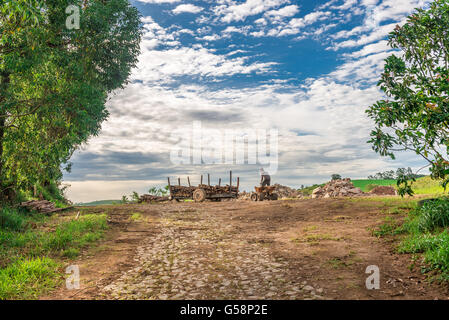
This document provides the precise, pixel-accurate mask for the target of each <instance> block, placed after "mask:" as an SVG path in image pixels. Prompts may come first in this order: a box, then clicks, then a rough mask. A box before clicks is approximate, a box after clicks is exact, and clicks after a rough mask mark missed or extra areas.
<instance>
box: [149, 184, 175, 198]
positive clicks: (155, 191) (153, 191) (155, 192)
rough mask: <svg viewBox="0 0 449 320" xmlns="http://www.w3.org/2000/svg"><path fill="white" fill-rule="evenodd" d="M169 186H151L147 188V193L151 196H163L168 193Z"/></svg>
mask: <svg viewBox="0 0 449 320" xmlns="http://www.w3.org/2000/svg"><path fill="white" fill-rule="evenodd" d="M169 192H170V191H169V186H165V187H163V188H160V187H151V188H150V189H149V190H148V193H149V194H150V195H152V196H159V197H164V196H166V195H168V194H169Z"/></svg>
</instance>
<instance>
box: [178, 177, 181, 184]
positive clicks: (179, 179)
mask: <svg viewBox="0 0 449 320" xmlns="http://www.w3.org/2000/svg"><path fill="white" fill-rule="evenodd" d="M178 185H179V186H181V178H178Z"/></svg>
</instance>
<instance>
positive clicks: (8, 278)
mask: <svg viewBox="0 0 449 320" xmlns="http://www.w3.org/2000/svg"><path fill="white" fill-rule="evenodd" d="M59 268H60V266H59V264H58V263H56V262H55V261H54V260H52V259H50V258H46V257H43V258H30V259H23V260H17V261H15V262H14V263H12V264H10V265H9V266H8V267H6V268H3V269H0V300H5V299H17V298H20V299H27V300H28V299H37V298H38V297H39V295H41V294H42V293H44V292H47V291H48V290H50V289H51V288H54V287H56V286H57V285H58V284H59V282H60V275H59V272H58V269H59Z"/></svg>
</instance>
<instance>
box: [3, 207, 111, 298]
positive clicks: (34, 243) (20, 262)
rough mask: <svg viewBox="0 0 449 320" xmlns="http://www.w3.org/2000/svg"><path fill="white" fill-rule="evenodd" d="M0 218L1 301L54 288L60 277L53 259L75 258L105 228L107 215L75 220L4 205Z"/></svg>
mask: <svg viewBox="0 0 449 320" xmlns="http://www.w3.org/2000/svg"><path fill="white" fill-rule="evenodd" d="M0 221H2V225H1V227H0V300H2V299H31V298H36V297H38V295H39V294H42V293H44V292H46V291H48V290H50V289H52V288H54V286H55V285H57V281H59V280H58V277H60V270H59V264H58V262H56V261H59V260H61V259H64V258H69V259H73V258H75V257H76V256H78V254H79V253H80V251H81V249H83V248H85V247H87V246H88V245H91V244H92V243H94V242H96V241H97V240H99V239H100V238H101V237H102V236H103V234H104V232H105V230H106V229H107V216H106V214H100V215H82V216H80V217H79V219H76V220H75V219H73V217H58V216H57V215H56V216H54V217H44V216H42V215H39V214H28V213H25V212H22V211H16V210H14V209H8V208H3V209H1V210H0ZM39 266H40V267H39ZM39 268H41V269H42V273H39V272H38V271H36V270H37V269H39ZM28 278H29V279H28ZM27 279H28V280H27ZM27 281H28V282H27ZM22 283H23V284H22Z"/></svg>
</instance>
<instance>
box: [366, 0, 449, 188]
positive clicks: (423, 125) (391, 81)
mask: <svg viewBox="0 0 449 320" xmlns="http://www.w3.org/2000/svg"><path fill="white" fill-rule="evenodd" d="M448 32H449V2H448V0H435V1H434V2H433V3H432V4H431V5H430V8H429V9H428V10H423V9H417V10H416V12H415V13H414V14H412V15H411V16H410V17H408V19H407V23H406V24H404V25H403V26H402V27H400V26H397V27H396V28H395V30H394V31H393V32H392V33H391V34H390V36H389V44H390V46H391V47H392V48H395V49H399V50H401V52H400V54H393V55H391V56H390V57H388V58H387V59H386V61H385V62H386V63H385V67H384V72H383V74H382V76H381V79H380V81H379V83H378V85H379V86H380V88H381V89H382V91H383V92H384V93H385V95H386V96H387V98H388V99H386V100H379V101H377V102H376V103H375V104H374V105H373V106H371V107H370V108H369V109H368V110H367V114H368V116H369V117H370V118H371V119H372V120H374V123H375V126H376V128H375V129H374V130H373V131H372V132H371V137H372V139H371V140H370V141H369V142H370V143H372V145H373V149H374V150H375V151H376V152H378V153H379V154H380V155H382V156H390V157H391V158H393V159H394V158H395V155H394V153H395V152H397V151H413V152H415V153H416V154H418V155H420V156H422V157H423V158H424V159H426V160H427V161H428V163H429V166H430V172H431V176H432V178H435V179H443V185H444V186H446V184H447V183H448V182H449V178H448V177H449V176H448V174H449V161H448V149H447V146H448V145H449V136H448V134H449V126H448V121H449V98H448V94H449V68H448V67H449V54H448V53H449V38H448V37H447V35H448ZM398 186H400V189H399V193H400V194H401V195H402V196H403V195H405V194H410V195H412V194H413V190H412V189H411V188H410V184H409V179H407V177H402V178H401V179H398Z"/></svg>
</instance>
